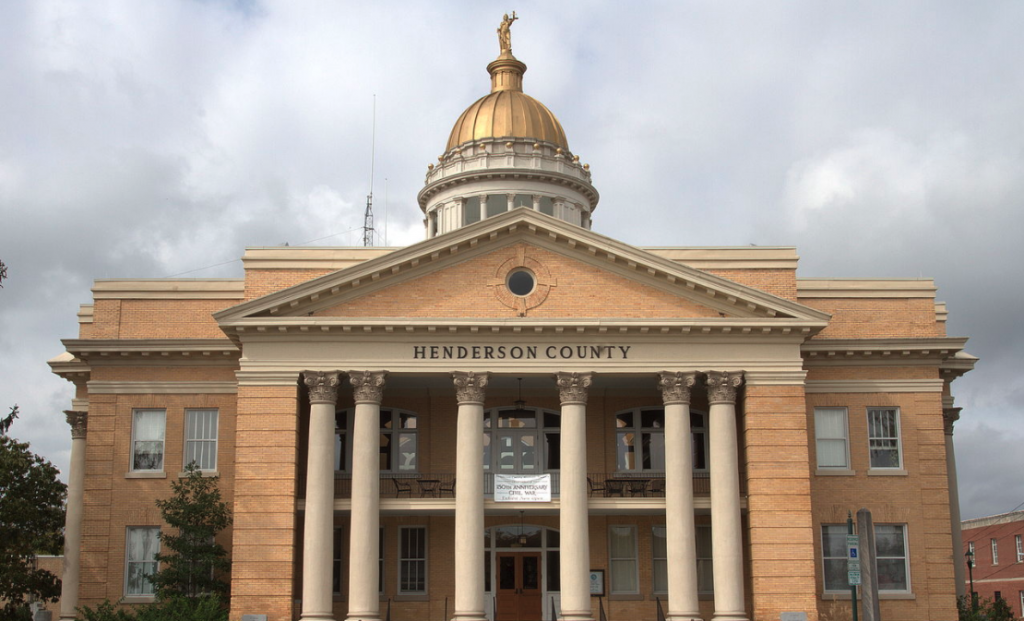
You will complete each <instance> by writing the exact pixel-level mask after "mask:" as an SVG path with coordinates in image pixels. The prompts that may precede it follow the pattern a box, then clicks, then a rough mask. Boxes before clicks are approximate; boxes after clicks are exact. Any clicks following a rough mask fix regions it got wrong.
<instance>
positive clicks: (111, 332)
mask: <svg viewBox="0 0 1024 621" xmlns="http://www.w3.org/2000/svg"><path fill="white" fill-rule="evenodd" d="M237 303H238V300H96V302H95V306H96V311H95V319H94V321H93V323H92V324H91V327H90V328H89V330H88V331H87V333H85V332H83V333H82V337H83V338H90V339H217V338H224V332H222V331H221V329H220V328H219V327H217V322H216V321H214V319H213V316H212V313H214V312H216V311H219V310H222V309H225V308H228V307H229V306H234V305H235V304H237ZM84 325H88V324H84Z"/></svg>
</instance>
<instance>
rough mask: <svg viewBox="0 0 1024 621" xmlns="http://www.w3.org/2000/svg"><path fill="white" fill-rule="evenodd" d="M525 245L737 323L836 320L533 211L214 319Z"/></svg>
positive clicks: (324, 302)
mask: <svg viewBox="0 0 1024 621" xmlns="http://www.w3.org/2000/svg"><path fill="white" fill-rule="evenodd" d="M519 241H528V242H530V243H532V244H535V245H538V246H541V247H544V248H547V249H551V250H553V251H557V252H561V253H564V254H566V255H568V256H573V257H576V258H579V259H580V260H584V261H589V262H591V263H593V264H595V265H600V266H601V267H602V268H603V269H607V270H611V271H615V272H616V273H619V274H624V275H629V276H630V277H631V278H633V279H634V280H637V281H639V282H644V283H645V284H649V285H652V286H657V287H659V288H662V289H664V290H667V291H672V292H674V293H676V294H677V295H681V296H684V297H688V298H690V299H693V300H695V301H697V302H698V303H701V304H705V305H707V306H709V307H711V308H715V309H718V310H720V311H721V312H723V313H726V314H728V315H730V316H734V317H735V316H739V317H751V318H758V317H761V318H785V317H792V318H799V319H801V320H804V321H808V322H819V323H820V325H821V326H822V327H823V326H824V325H825V323H826V322H827V321H828V319H829V318H830V316H829V315H828V314H827V313H824V312H822V311H819V310H816V309H812V308H810V307H807V306H804V305H802V304H799V303H796V302H793V301H792V300H787V299H785V298H781V297H778V296H775V295H772V294H770V293H766V292H763V291H760V290H757V289H754V288H751V287H747V286H744V285H741V284H739V283H736V282H734V281H731V280H728V279H726V278H721V277H719V276H715V275H713V274H710V273H707V272H703V271H700V270H697V269H694V268H691V267H688V266H686V265H682V264H680V263H678V262H676V261H673V260H671V259H667V258H664V257H661V256H657V255H654V254H651V253H648V252H645V251H643V250H641V249H638V248H636V247H634V246H630V245H628V244H625V243H622V242H619V241H617V240H614V239H611V238H608V237H604V236H603V235H599V234H597V233H594V232H593V231H588V230H585V229H582V228H580V227H578V226H573V225H571V224H568V223H566V222H562V221H560V220H557V219H555V218H552V217H550V216H546V215H544V214H541V213H539V212H535V211H533V210H529V209H515V210H512V211H509V212H506V213H503V214H500V215H498V216H494V217H492V218H487V219H485V220H481V221H480V222H476V223H474V224H471V225H469V226H465V227H462V228H459V229H458V230H456V231H453V232H451V233H448V234H445V235H440V236H437V237H434V238H432V239H428V240H426V241H423V242H420V243H418V244H414V245H412V246H409V247H407V248H403V249H400V250H396V251H394V252H392V253H389V254H387V255H383V256H380V257H377V258H374V259H370V260H368V261H366V262H364V263H361V264H359V265H355V266H353V267H351V268H349V269H345V270H341V271H339V272H335V273H332V274H327V275H325V276H321V277H319V278H314V279H313V280H310V281H307V282H304V283H301V284H298V285H295V286H293V287H290V288H288V289H284V290H281V291H278V292H276V293H272V294H269V295H267V296H265V297H262V298H259V299H256V300H252V301H249V302H245V303H243V304H239V305H237V306H234V307H231V308H228V309H225V310H222V311H218V312H216V313H214V318H215V319H216V320H217V321H219V322H221V324H222V325H224V326H225V327H230V325H231V324H232V323H234V322H236V321H238V320H241V319H245V318H252V317H254V316H283V315H293V316H295V315H308V314H309V313H311V312H316V311H317V310H320V309H323V308H328V307H330V306H333V305H337V304H340V303H343V302H344V301H345V300H347V299H349V298H350V297H352V296H353V295H354V294H356V292H355V291H354V289H356V288H359V289H360V291H359V292H358V295H362V294H365V293H367V292H368V291H371V290H373V289H374V288H380V287H384V286H388V285H393V284H396V283H398V282H402V280H403V279H407V278H412V277H416V276H418V275H422V274H425V273H428V272H430V271H433V270H435V269H440V268H441V267H442V266H446V265H449V264H453V263H455V262H457V261H464V260H466V259H468V258H471V257H472V256H475V255H476V254H482V253H484V252H489V251H490V250H492V249H496V248H499V247H502V246H504V245H507V244H510V243H516V242H519Z"/></svg>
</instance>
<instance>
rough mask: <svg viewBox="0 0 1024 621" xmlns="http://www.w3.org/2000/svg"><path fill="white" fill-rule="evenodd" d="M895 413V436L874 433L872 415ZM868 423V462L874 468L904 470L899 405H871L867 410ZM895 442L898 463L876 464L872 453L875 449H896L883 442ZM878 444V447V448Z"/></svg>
mask: <svg viewBox="0 0 1024 621" xmlns="http://www.w3.org/2000/svg"><path fill="white" fill-rule="evenodd" d="M889 412H891V413H892V414H893V421H894V422H895V426H896V435H895V436H879V435H872V427H875V425H873V424H872V417H873V415H875V414H879V413H889ZM867 423H868V464H869V467H870V468H871V469H872V470H902V469H903V428H902V424H901V421H900V409H899V408H898V407H869V408H868V410H867ZM890 442H895V451H896V464H895V465H888V466H882V465H875V463H874V459H873V455H872V453H873V452H874V451H875V450H894V449H893V447H891V446H886V445H885V444H882V443H886V444H888V443H890ZM876 446H877V448H876Z"/></svg>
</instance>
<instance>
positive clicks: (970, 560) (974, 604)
mask: <svg viewBox="0 0 1024 621" xmlns="http://www.w3.org/2000/svg"><path fill="white" fill-rule="evenodd" d="M964 556H965V557H967V575H968V576H969V577H970V580H971V610H972V611H977V610H978V594H977V593H975V592H974V550H971V549H970V548H968V549H967V552H965V553H964Z"/></svg>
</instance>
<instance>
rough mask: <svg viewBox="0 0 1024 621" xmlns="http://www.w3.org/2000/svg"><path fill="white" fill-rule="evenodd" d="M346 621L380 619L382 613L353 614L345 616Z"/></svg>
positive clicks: (372, 620)
mask: <svg viewBox="0 0 1024 621" xmlns="http://www.w3.org/2000/svg"><path fill="white" fill-rule="evenodd" d="M345 621H380V613H377V612H375V613H373V614H372V615H370V614H366V615H352V614H350V615H349V616H347V617H345Z"/></svg>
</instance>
